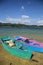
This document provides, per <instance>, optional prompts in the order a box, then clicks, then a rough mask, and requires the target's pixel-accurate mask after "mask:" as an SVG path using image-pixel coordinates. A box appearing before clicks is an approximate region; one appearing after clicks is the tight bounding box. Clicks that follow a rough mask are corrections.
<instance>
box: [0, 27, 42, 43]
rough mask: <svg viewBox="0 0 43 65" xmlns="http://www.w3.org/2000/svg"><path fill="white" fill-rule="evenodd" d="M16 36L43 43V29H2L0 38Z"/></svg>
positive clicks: (0, 29)
mask: <svg viewBox="0 0 43 65" xmlns="http://www.w3.org/2000/svg"><path fill="white" fill-rule="evenodd" d="M14 35H22V36H25V37H29V38H31V39H36V40H38V41H41V42H43V28H15V27H0V38H1V37H2V36H11V37H13V36H14Z"/></svg>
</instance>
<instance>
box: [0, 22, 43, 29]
mask: <svg viewBox="0 0 43 65" xmlns="http://www.w3.org/2000/svg"><path fill="white" fill-rule="evenodd" d="M2 26H4V27H20V28H21V27H22V28H43V25H25V24H11V23H1V22H0V27H2Z"/></svg>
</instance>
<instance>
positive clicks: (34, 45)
mask: <svg viewBox="0 0 43 65" xmlns="http://www.w3.org/2000/svg"><path fill="white" fill-rule="evenodd" d="M14 39H16V40H20V41H22V43H23V44H24V46H25V47H27V48H28V49H30V50H32V51H36V52H43V43H40V42H38V41H36V40H32V39H30V38H26V37H23V36H14Z"/></svg>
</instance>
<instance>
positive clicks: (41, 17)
mask: <svg viewBox="0 0 43 65" xmlns="http://www.w3.org/2000/svg"><path fill="white" fill-rule="evenodd" d="M0 22H3V23H16V24H18V23H20V24H26V25H43V0H0Z"/></svg>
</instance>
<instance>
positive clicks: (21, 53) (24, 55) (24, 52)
mask: <svg viewBox="0 0 43 65" xmlns="http://www.w3.org/2000/svg"><path fill="white" fill-rule="evenodd" d="M2 45H3V47H4V49H5V50H7V51H8V52H9V53H11V54H13V55H15V56H19V57H21V58H26V59H31V56H32V51H30V50H27V49H25V50H21V49H19V48H17V47H10V46H7V45H6V44H5V43H3V42H2Z"/></svg>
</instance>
